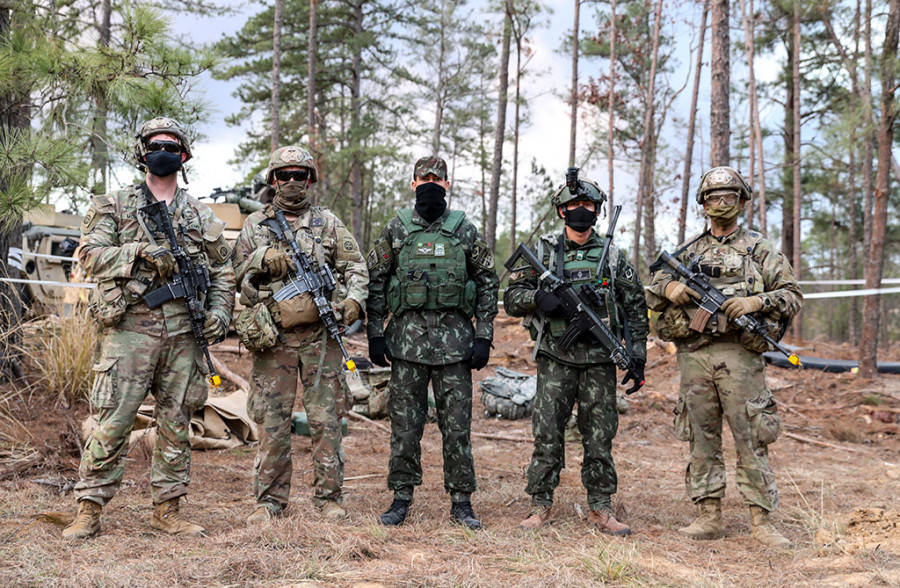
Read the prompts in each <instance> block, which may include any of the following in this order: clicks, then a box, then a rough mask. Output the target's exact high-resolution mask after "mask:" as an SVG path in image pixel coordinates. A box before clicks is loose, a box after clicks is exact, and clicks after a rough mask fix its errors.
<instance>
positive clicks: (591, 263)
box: [531, 235, 622, 339]
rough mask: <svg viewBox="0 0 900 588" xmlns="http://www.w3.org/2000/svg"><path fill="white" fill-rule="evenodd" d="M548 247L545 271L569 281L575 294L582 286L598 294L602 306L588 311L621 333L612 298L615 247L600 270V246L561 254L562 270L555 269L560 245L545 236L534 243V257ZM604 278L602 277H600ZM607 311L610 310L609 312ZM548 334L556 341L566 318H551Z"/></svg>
mask: <svg viewBox="0 0 900 588" xmlns="http://www.w3.org/2000/svg"><path fill="white" fill-rule="evenodd" d="M548 246H549V250H550V260H549V264H548V265H547V268H548V269H549V270H550V271H551V272H553V273H555V274H556V275H557V276H559V277H562V278H565V279H566V280H568V281H570V282H572V285H573V286H574V287H575V290H576V291H577V292H580V291H581V286H582V285H583V284H589V283H592V284H594V286H595V290H596V291H597V292H598V293H599V294H600V298H601V301H602V305H600V306H592V308H591V310H593V311H594V312H595V313H597V316H599V317H600V318H601V319H602V320H603V321H604V322H606V324H607V325H608V326H609V327H610V329H612V331H613V332H614V333H616V334H618V335H621V334H622V329H621V326H622V323H621V320H620V319H619V312H618V307H617V306H616V299H615V276H616V264H617V263H618V260H619V250H618V248H617V247H616V246H615V245H613V244H610V247H609V254H608V256H607V268H606V270H605V271H602V270H601V268H600V267H599V264H600V256H601V255H603V247H602V246H599V247H591V248H590V249H574V250H570V251H565V252H564V253H563V267H562V271H560V268H559V247H560V246H561V245H560V243H559V241H558V238H553V237H552V236H550V235H545V236H544V237H542V238H541V241H540V242H539V243H538V257H542V256H543V249H544V248H545V247H548ZM601 274H602V275H601ZM604 276H605V277H604ZM609 309H613V310H612V312H610V310H609ZM534 322H537V321H534ZM548 326H549V327H550V334H551V335H552V336H553V338H554V339H555V338H558V337H559V336H560V335H562V334H563V331H565V330H566V319H565V318H564V317H554V318H551V319H550V320H549V321H548ZM536 327H537V325H535V324H532V329H531V330H532V338H534V337H536V335H537V330H536Z"/></svg>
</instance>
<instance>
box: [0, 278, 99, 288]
mask: <svg viewBox="0 0 900 588" xmlns="http://www.w3.org/2000/svg"><path fill="white" fill-rule="evenodd" d="M0 282H7V283H10V284H38V285H40V286H58V287H60V288H87V289H88V290H93V289H94V288H96V287H97V284H91V283H88V282H51V281H49V280H19V279H16V278H0Z"/></svg>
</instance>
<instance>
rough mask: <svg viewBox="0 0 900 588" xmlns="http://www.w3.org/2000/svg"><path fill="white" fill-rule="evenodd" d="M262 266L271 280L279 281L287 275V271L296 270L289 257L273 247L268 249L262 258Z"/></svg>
mask: <svg viewBox="0 0 900 588" xmlns="http://www.w3.org/2000/svg"><path fill="white" fill-rule="evenodd" d="M263 266H265V268H266V271H267V272H269V276H271V278H272V279H273V280H280V279H281V278H283V277H284V276H286V275H287V273H288V271H289V270H292V269H296V268H295V267H294V262H293V260H291V256H290V255H288V254H287V253H286V252H284V251H281V250H280V249H275V248H274V247H269V249H268V250H267V251H266V254H265V255H264V256H263Z"/></svg>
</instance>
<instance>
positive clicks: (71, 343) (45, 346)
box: [21, 305, 98, 408]
mask: <svg viewBox="0 0 900 588" xmlns="http://www.w3.org/2000/svg"><path fill="white" fill-rule="evenodd" d="M24 331H25V336H24V338H23V342H22V346H21V349H22V354H23V355H24V356H25V358H26V362H27V363H28V367H29V371H30V372H31V373H32V374H34V375H35V376H36V381H35V384H36V385H37V386H39V387H40V388H42V389H44V390H46V391H48V392H49V393H51V394H54V395H56V398H57V401H58V402H59V403H60V404H61V405H62V406H64V407H67V408H68V407H71V406H72V405H73V404H74V403H75V402H76V401H77V400H79V399H83V398H86V397H87V394H88V393H89V392H90V389H91V383H92V382H93V372H92V370H91V367H92V365H93V357H94V350H95V348H96V345H97V339H98V333H97V329H96V326H95V325H94V323H93V321H92V320H91V317H90V315H89V314H88V310H87V306H86V305H73V306H68V307H66V308H64V309H63V308H59V309H56V311H55V312H53V313H52V314H48V315H46V316H44V317H42V318H39V319H35V320H33V321H31V322H29V323H27V324H26V325H25V326H24Z"/></svg>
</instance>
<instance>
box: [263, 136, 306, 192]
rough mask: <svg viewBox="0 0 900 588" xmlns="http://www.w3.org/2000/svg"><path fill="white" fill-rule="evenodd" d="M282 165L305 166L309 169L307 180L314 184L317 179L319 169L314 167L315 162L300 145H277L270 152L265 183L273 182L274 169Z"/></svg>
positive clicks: (270, 183)
mask: <svg viewBox="0 0 900 588" xmlns="http://www.w3.org/2000/svg"><path fill="white" fill-rule="evenodd" d="M283 167H305V168H306V169H308V170H309V181H310V183H311V184H315V183H316V182H318V181H319V170H318V169H317V168H316V162H315V160H314V159H313V157H312V155H310V154H309V151H307V150H306V149H303V148H301V147H295V146H293V145H289V146H287V147H279V148H278V149H276V150H275V151H273V152H272V156H271V157H270V158H269V167H268V169H266V183H267V184H269V185H272V184H273V181H274V177H275V171H276V170H279V169H281V168H283Z"/></svg>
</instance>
